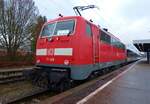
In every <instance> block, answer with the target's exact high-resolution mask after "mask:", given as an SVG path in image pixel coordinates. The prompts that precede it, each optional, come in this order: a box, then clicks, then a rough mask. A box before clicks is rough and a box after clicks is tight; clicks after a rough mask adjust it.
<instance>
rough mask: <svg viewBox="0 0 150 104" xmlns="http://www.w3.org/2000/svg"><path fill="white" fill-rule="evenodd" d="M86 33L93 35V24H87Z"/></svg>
mask: <svg viewBox="0 0 150 104" xmlns="http://www.w3.org/2000/svg"><path fill="white" fill-rule="evenodd" d="M86 34H87V35H88V36H92V30H91V26H90V24H89V23H87V24H86Z"/></svg>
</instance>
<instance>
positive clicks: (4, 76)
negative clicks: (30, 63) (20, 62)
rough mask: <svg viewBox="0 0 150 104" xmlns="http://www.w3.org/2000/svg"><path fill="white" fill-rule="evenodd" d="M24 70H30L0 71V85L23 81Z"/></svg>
mask: <svg viewBox="0 0 150 104" xmlns="http://www.w3.org/2000/svg"><path fill="white" fill-rule="evenodd" d="M24 70H30V69H19V70H0V84H4V83H9V82H16V81H22V80H25V77H24V76H23V71H24Z"/></svg>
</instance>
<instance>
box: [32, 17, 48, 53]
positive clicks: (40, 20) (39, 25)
mask: <svg viewBox="0 0 150 104" xmlns="http://www.w3.org/2000/svg"><path fill="white" fill-rule="evenodd" d="M46 21H47V18H46V17H45V16H41V15H40V16H38V18H37V22H36V23H35V25H34V26H33V29H32V33H33V34H32V37H33V38H32V44H31V50H32V52H35V47H36V42H37V38H38V36H39V34H40V31H41V28H42V26H43V24H44V23H45V22H46Z"/></svg>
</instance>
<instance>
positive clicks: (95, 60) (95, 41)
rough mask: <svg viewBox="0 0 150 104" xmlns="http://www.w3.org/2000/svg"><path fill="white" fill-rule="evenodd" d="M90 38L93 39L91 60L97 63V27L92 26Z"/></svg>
mask: <svg viewBox="0 0 150 104" xmlns="http://www.w3.org/2000/svg"><path fill="white" fill-rule="evenodd" d="M92 33H93V34H92V40H93V42H92V43H93V62H94V64H96V63H99V29H98V28H97V27H96V26H92Z"/></svg>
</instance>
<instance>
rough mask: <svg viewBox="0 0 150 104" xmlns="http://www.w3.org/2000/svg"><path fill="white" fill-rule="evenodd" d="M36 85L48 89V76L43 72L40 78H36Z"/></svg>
mask: <svg viewBox="0 0 150 104" xmlns="http://www.w3.org/2000/svg"><path fill="white" fill-rule="evenodd" d="M36 83H37V85H38V86H39V87H42V88H48V84H49V81H48V74H47V73H46V72H43V73H42V74H41V75H40V76H38V79H37V82H36Z"/></svg>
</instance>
